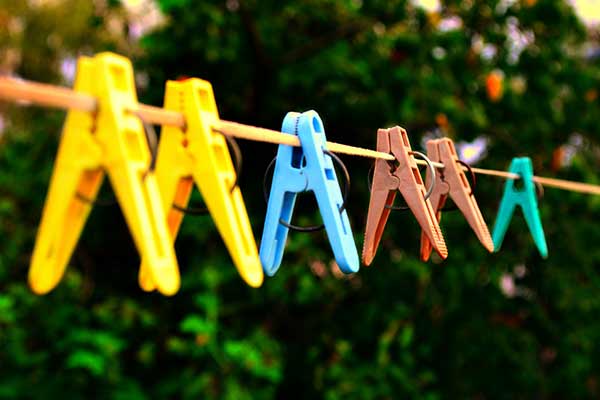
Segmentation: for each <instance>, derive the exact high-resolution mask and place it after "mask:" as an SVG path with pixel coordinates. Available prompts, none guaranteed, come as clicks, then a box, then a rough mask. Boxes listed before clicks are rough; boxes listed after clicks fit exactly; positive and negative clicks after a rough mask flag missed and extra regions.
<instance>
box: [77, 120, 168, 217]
mask: <svg viewBox="0 0 600 400" xmlns="http://www.w3.org/2000/svg"><path fill="white" fill-rule="evenodd" d="M129 112H130V113H131V114H133V115H135V116H136V117H138V118H139V119H140V121H142V125H143V126H144V134H145V136H146V141H147V142H148V148H149V149H150V157H151V158H150V165H149V166H148V169H147V170H146V172H144V175H142V180H143V179H146V176H147V175H148V173H150V172H153V171H154V168H155V167H156V153H157V149H158V146H157V145H156V144H157V136H156V131H155V130H154V126H153V125H152V124H150V123H147V122H146V121H144V119H143V118H142V116H141V114H140V113H139V112H138V111H129ZM75 197H76V198H77V199H78V200H80V201H82V202H84V203H87V204H91V205H95V206H100V207H108V206H114V205H115V204H117V200H116V198H115V196H114V195H113V196H110V197H107V198H105V199H99V198H97V197H96V198H95V199H90V198H89V197H87V196H85V195H83V194H82V193H80V192H77V193H75Z"/></svg>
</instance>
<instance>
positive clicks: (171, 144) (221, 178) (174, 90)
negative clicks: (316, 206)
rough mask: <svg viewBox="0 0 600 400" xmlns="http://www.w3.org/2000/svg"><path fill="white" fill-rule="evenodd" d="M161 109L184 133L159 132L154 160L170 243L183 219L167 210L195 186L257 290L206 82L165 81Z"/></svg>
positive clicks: (254, 261)
mask: <svg viewBox="0 0 600 400" xmlns="http://www.w3.org/2000/svg"><path fill="white" fill-rule="evenodd" d="M165 109H167V110H174V111H179V112H181V113H182V114H183V115H184V117H185V121H186V127H185V129H181V128H178V127H174V126H165V127H163V130H162V133H161V138H160V143H159V148H158V156H157V160H156V176H157V181H158V186H159V188H160V191H161V194H162V200H163V202H162V206H163V210H164V212H165V215H166V218H167V223H168V226H169V231H170V234H171V235H170V236H171V240H173V241H174V240H175V238H176V237H177V233H178V231H179V227H180V224H181V221H182V219H183V216H184V214H183V212H182V211H180V210H178V209H176V208H174V207H173V206H174V205H178V206H179V207H186V206H187V204H188V201H189V197H190V193H191V189H192V187H193V183H194V182H195V183H196V185H197V186H198V188H199V190H200V192H201V193H202V197H203V198H204V202H205V203H206V206H207V208H208V211H209V212H210V214H211V216H212V218H213V221H214V222H215V224H216V225H217V229H218V230H219V232H220V234H221V236H222V238H223V240H224V242H225V245H226V246H227V249H228V250H229V253H230V255H231V257H232V259H233V262H234V264H235V266H236V267H237V269H238V271H239V273H240V275H241V276H242V278H243V279H244V280H245V281H246V282H247V283H248V284H249V285H250V286H252V287H258V286H260V285H261V284H262V281H263V276H264V275H263V270H262V266H261V263H260V259H259V258H258V251H257V248H256V242H255V241H254V235H253V233H252V228H251V225H250V220H249V219H248V213H247V212H246V207H245V205H244V199H243V198H242V193H241V191H240V188H239V187H238V186H237V185H236V173H235V170H234V168H233V164H232V161H231V156H230V154H229V149H228V148H227V143H226V141H225V139H224V137H223V135H222V134H220V133H218V132H215V131H214V130H213V126H214V125H215V124H216V123H217V122H218V121H219V115H218V112H217V105H216V102H215V98H214V94H213V89H212V86H211V84H210V82H207V81H204V80H201V79H195V78H194V79H187V80H185V81H169V82H167V88H166V94H165ZM145 271H146V268H145V264H144V263H142V267H141V268H140V277H139V278H140V279H139V280H140V285H141V286H142V288H143V289H144V290H152V289H154V282H152V281H151V280H149V279H148V278H149V276H148V275H147V274H146V273H145Z"/></svg>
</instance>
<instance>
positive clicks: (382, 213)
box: [362, 126, 448, 265]
mask: <svg viewBox="0 0 600 400" xmlns="http://www.w3.org/2000/svg"><path fill="white" fill-rule="evenodd" d="M377 151H379V152H383V153H389V154H392V155H393V156H394V157H395V158H396V162H397V163H398V165H397V166H393V165H390V163H389V161H387V160H383V159H377V160H376V161H375V172H374V175H373V183H372V186H371V199H370V200H369V212H368V214H367V227H366V230H365V242H364V246H363V254H362V260H363V263H365V265H370V264H371V262H372V261H373V258H374V257H375V253H376V252H377V248H378V247H379V242H380V240H381V237H382V235H383V230H384V228H385V224H386V222H387V220H388V217H389V215H390V211H391V209H392V205H393V204H394V199H395V198H396V192H397V191H400V193H401V194H402V196H403V197H404V200H405V201H406V204H407V205H408V207H409V208H410V210H412V212H413V214H414V215H415V218H416V219H417V221H418V222H419V225H421V228H422V229H423V232H424V233H425V235H426V236H427V237H428V238H429V240H430V241H431V243H433V248H434V249H435V250H436V252H437V253H438V254H439V255H440V256H441V257H442V258H446V257H447V256H448V250H447V248H446V243H445V241H444V236H443V235H442V231H441V229H440V226H439V224H438V221H437V218H436V217H435V212H434V211H433V208H432V206H431V203H430V202H429V200H428V199H426V190H425V186H424V185H423V180H422V179H421V174H420V173H419V169H418V167H417V164H416V162H415V160H414V158H413V154H414V153H415V152H413V151H412V149H411V147H410V142H409V140H408V135H407V133H406V131H405V130H404V129H402V128H400V127H399V126H396V127H393V128H390V129H379V130H378V131H377Z"/></svg>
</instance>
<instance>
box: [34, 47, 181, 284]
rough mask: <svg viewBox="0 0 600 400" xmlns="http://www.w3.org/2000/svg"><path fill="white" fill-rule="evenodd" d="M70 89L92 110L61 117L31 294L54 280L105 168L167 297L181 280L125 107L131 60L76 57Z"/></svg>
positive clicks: (143, 143) (144, 151)
mask: <svg viewBox="0 0 600 400" xmlns="http://www.w3.org/2000/svg"><path fill="white" fill-rule="evenodd" d="M75 90H76V91H78V92H82V93H87V94H90V95H93V96H94V97H96V98H97V99H98V109H97V110H98V111H97V113H87V112H81V111H76V110H71V111H69V112H68V114H67V119H66V122H65V125H64V128H63V135H62V139H61V142H60V147H59V150H58V155H57V158H56V161H55V164H54V171H53V174H52V179H51V181H50V188H49V191H48V195H47V197H46V203H45V205H44V211H43V214H42V221H41V224H40V228H39V230H38V234H37V238H36V243H35V247H34V250H33V256H32V260H31V267H30V269H29V284H30V286H31V288H32V290H33V291H34V292H35V293H38V294H43V293H47V292H48V291H50V290H51V289H52V288H54V287H55V286H56V285H57V284H58V282H59V281H60V279H61V277H62V275H63V273H64V271H65V268H66V266H67V263H68V262H69V259H70V258H71V254H72V253H73V249H74V247H75V245H76V244H77V240H78V239H79V236H80V234H81V231H82V229H83V226H84V224H85V221H86V219H87V217H88V215H89V212H90V210H91V208H92V205H93V202H94V199H95V197H96V194H97V193H98V189H99V188H100V185H101V183H102V180H103V178H104V173H105V172H106V173H107V174H108V177H109V179H110V182H111V184H112V187H113V190H114V192H115V194H116V198H117V201H118V203H119V205H120V207H121V210H122V211H123V214H124V216H125V220H126V222H127V225H128V226H129V230H130V232H131V234H132V236H133V239H134V242H135V245H136V247H137V249H138V251H139V253H140V255H141V257H142V258H143V259H145V260H147V262H148V270H149V273H150V275H151V276H152V279H153V280H154V281H155V282H157V285H158V289H159V290H160V291H161V292H162V293H164V294H167V295H171V294H174V293H175V292H176V291H177V290H178V289H179V285H180V278H179V269H178V266H177V260H176V258H175V252H174V250H173V246H172V244H171V241H170V240H169V232H168V230H167V224H166V218H165V216H164V213H163V211H162V204H161V197H160V193H159V191H158V185H157V183H156V177H155V175H154V173H153V172H152V171H150V170H149V166H150V162H151V153H150V150H149V148H148V143H147V139H146V137H145V134H144V128H143V126H142V123H141V121H140V119H139V118H138V117H137V116H135V115H134V114H133V113H132V112H131V111H132V110H136V109H137V107H138V104H137V98H136V94H135V85H134V77H133V69H132V66H131V63H130V61H129V60H128V59H126V58H124V57H120V56H117V55H114V54H111V53H102V54H99V55H97V56H95V57H93V58H88V57H80V58H79V61H78V65H77V77H76V80H75Z"/></svg>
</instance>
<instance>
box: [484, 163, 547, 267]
mask: <svg viewBox="0 0 600 400" xmlns="http://www.w3.org/2000/svg"><path fill="white" fill-rule="evenodd" d="M509 172H512V173H514V174H518V175H519V176H520V177H521V179H518V180H516V179H507V180H506V184H505V185H504V194H503V195H502V200H501V201H500V208H499V210H498V216H497V217H496V223H495V224H494V232H493V233H492V238H493V240H494V251H498V250H500V246H502V241H503V240H504V235H505V234H506V230H507V229H508V224H509V223H510V220H511V218H512V216H513V213H514V212H515V208H516V206H520V207H521V209H522V210H523V215H524V216H525V221H526V222H527V226H528V227H529V231H530V232H531V236H533V241H534V242H535V244H536V246H537V248H538V250H539V252H540V254H541V255H542V257H544V258H546V257H548V246H547V245H546V237H545V235H544V228H543V227H542V220H541V218H540V212H539V210H538V202H537V196H536V192H535V185H534V182H533V167H532V164H531V159H530V158H529V157H521V158H513V160H512V162H511V163H510V168H509Z"/></svg>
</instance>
